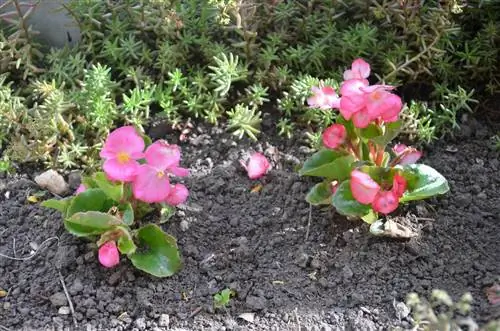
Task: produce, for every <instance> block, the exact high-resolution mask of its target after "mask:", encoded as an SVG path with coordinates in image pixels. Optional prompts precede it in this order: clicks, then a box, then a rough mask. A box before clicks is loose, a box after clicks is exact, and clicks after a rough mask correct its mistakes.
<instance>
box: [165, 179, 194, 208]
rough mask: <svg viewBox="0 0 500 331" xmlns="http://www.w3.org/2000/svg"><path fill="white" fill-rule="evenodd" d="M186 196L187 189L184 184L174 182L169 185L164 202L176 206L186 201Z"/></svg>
mask: <svg viewBox="0 0 500 331" xmlns="http://www.w3.org/2000/svg"><path fill="white" fill-rule="evenodd" d="M188 196H189V191H188V189H187V187H186V186H184V185H183V184H175V185H172V186H171V187H170V193H169V194H168V196H167V198H166V199H165V202H166V203H167V204H169V205H171V206H177V205H180V204H181V203H184V202H186V200H187V198H188Z"/></svg>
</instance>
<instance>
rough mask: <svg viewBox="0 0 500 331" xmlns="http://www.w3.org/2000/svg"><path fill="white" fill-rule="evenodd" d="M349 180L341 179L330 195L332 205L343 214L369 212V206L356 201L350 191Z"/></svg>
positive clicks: (356, 214) (350, 214)
mask: <svg viewBox="0 0 500 331" xmlns="http://www.w3.org/2000/svg"><path fill="white" fill-rule="evenodd" d="M350 185H351V181H350V180H346V181H343V182H342V183H341V184H340V185H339V187H338V188H337V191H335V194H334V195H333V197H332V205H333V206H334V207H335V209H337V211H338V212H339V213H340V214H342V215H345V216H359V217H362V216H365V215H367V214H368V213H370V209H371V207H370V206H368V205H363V204H361V203H359V202H358V201H356V200H355V199H354V197H353V196H352V192H351V186H350Z"/></svg>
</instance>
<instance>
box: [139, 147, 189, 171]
mask: <svg viewBox="0 0 500 331" xmlns="http://www.w3.org/2000/svg"><path fill="white" fill-rule="evenodd" d="M145 157H146V161H147V162H148V164H149V165H151V166H153V167H155V168H157V169H161V170H165V169H167V168H170V167H174V166H178V165H179V162H180V160H181V149H180V148H179V146H177V145H169V144H168V143H167V142H166V141H165V140H158V141H156V142H155V143H153V144H151V145H150V146H149V147H148V148H147V149H146V153H145Z"/></svg>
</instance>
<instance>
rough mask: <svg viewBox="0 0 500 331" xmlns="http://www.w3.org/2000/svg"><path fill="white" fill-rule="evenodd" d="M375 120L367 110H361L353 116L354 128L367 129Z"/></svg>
mask: <svg viewBox="0 0 500 331" xmlns="http://www.w3.org/2000/svg"><path fill="white" fill-rule="evenodd" d="M373 119H374V118H373V117H372V116H370V114H369V113H368V110H367V109H366V108H364V109H361V110H360V111H358V112H357V113H354V115H352V122H353V123H354V126H355V127H357V128H361V129H363V128H366V127H367V126H368V125H369V124H370V122H371V121H373Z"/></svg>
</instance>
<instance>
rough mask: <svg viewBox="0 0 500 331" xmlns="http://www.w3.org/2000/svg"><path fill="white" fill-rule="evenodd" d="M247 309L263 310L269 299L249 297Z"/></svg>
mask: <svg viewBox="0 0 500 331" xmlns="http://www.w3.org/2000/svg"><path fill="white" fill-rule="evenodd" d="M246 304H247V307H248V308H250V309H251V310H263V309H264V308H266V306H267V299H265V298H263V297H257V296H254V295H249V296H248V297H247V300H246Z"/></svg>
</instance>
